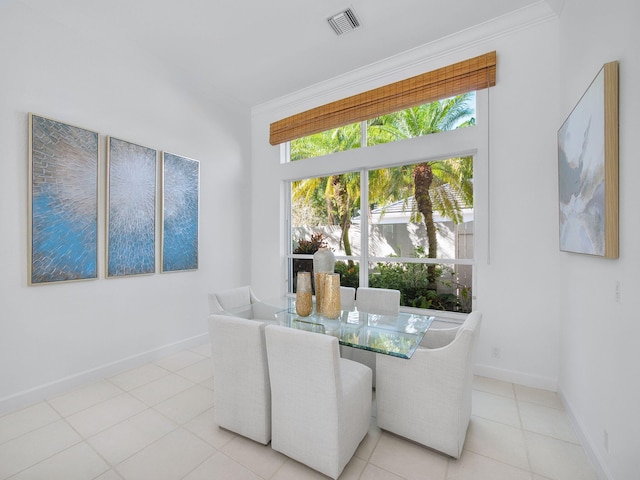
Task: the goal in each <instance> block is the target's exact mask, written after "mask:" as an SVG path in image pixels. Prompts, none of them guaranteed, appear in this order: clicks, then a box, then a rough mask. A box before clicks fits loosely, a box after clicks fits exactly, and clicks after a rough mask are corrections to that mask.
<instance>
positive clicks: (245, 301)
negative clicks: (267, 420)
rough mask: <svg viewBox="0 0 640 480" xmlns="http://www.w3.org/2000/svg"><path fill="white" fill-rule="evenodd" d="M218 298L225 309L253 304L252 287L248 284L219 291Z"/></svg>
mask: <svg viewBox="0 0 640 480" xmlns="http://www.w3.org/2000/svg"><path fill="white" fill-rule="evenodd" d="M215 295H216V298H217V299H218V302H219V303H220V305H221V306H222V308H223V309H224V310H234V309H238V308H241V307H244V306H247V305H251V289H250V288H249V287H248V286H244V287H237V288H231V289H229V290H224V291H222V292H217V293H216V294H215Z"/></svg>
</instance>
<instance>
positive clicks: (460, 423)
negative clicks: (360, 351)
mask: <svg viewBox="0 0 640 480" xmlns="http://www.w3.org/2000/svg"><path fill="white" fill-rule="evenodd" d="M481 323H482V314H480V313H479V312H472V313H470V314H469V315H468V316H467V318H466V320H465V322H464V323H463V324H462V325H461V326H460V327H459V328H457V329H455V330H456V334H455V336H452V332H449V331H447V330H443V331H435V332H434V333H436V336H437V337H442V336H441V335H440V334H444V335H448V336H449V338H451V339H452V340H451V342H450V343H449V344H448V345H444V346H441V347H439V348H423V347H419V348H418V350H416V352H415V353H414V354H413V356H412V357H411V359H409V360H403V359H400V358H395V357H392V356H389V355H378V356H377V359H376V360H377V376H378V378H377V387H376V402H377V421H378V426H379V427H380V428H382V429H384V430H388V431H390V432H393V433H395V434H397V435H400V436H403V437H406V438H408V439H410V440H413V441H415V442H418V443H421V444H422V445H426V446H428V447H431V448H433V449H435V450H438V451H440V452H444V453H446V454H448V455H451V456H452V457H455V458H459V457H460V454H461V453H462V447H463V446H464V441H465V438H466V435H467V427H468V426H469V418H470V417H471V387H472V382H473V356H474V352H475V347H476V344H477V340H478V334H479V330H480V325H481ZM444 332H446V333H444ZM428 335H430V332H429V331H427V336H428ZM440 340H441V338H440ZM427 343H428V341H427Z"/></svg>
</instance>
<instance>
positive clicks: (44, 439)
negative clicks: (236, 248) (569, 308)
mask: <svg viewBox="0 0 640 480" xmlns="http://www.w3.org/2000/svg"><path fill="white" fill-rule="evenodd" d="M210 361H211V359H210V350H209V345H202V346H200V347H197V348H193V349H190V350H185V351H182V352H180V353H177V354H174V355H171V356H169V357H166V358H163V359H161V360H158V361H156V362H154V363H150V364H147V365H144V366H141V367H139V368H135V369H133V370H130V371H127V372H124V373H121V374H119V375H116V376H113V377H111V378H107V379H105V380H102V381H100V382H97V383H94V384H92V385H88V386H85V387H82V388H79V389H76V390H73V391H70V392H68V393H66V394H63V395H60V396H58V397H55V398H51V399H49V400H46V401H43V402H41V403H38V404H35V405H32V406H30V407H27V408H24V409H22V410H19V411H16V412H12V413H9V414H6V415H3V416H0V480H4V479H11V480H26V479H37V480H40V479H43V480H85V479H86V480H89V479H99V480H165V479H166V480H173V479H175V480H178V479H184V480H200V479H207V480H212V479H215V480H227V479H228V480H306V479H322V478H327V477H324V476H323V475H321V474H318V473H317V472H314V471H313V470H310V469H309V468H307V467H305V466H304V465H301V464H299V463H297V462H295V461H293V460H291V459H288V458H287V457H285V456H284V455H281V454H280V453H278V452H275V451H274V450H272V449H271V448H270V447H269V446H266V447H265V446H263V445H259V444H257V443H254V442H252V441H250V440H247V439H245V438H242V437H240V436H237V435H234V434H233V433H231V432H228V431H225V430H221V429H219V428H217V427H215V426H214V424H213V395H212V385H213V382H212V378H211V365H210ZM374 410H375V409H374ZM340 478H341V479H343V480H351V479H360V480H401V479H406V480H547V479H550V480H595V479H596V478H597V477H596V475H595V473H594V470H593V469H592V468H591V467H590V465H589V461H588V459H587V457H586V455H585V453H584V451H583V449H582V447H581V446H580V443H579V441H578V439H577V438H576V436H575V434H574V432H573V430H572V427H571V425H570V424H569V421H568V420H567V416H566V414H565V412H564V411H563V408H562V404H561V403H560V401H559V399H558V397H557V395H556V394H554V393H551V392H546V391H543V390H536V389H532V388H527V387H523V386H520V385H514V384H511V383H505V382H500V381H496V380H491V379H488V378H482V377H476V378H475V380H474V390H473V417H472V419H471V424H470V426H469V431H468V434H467V440H466V444H465V449H464V452H463V455H462V457H461V458H460V459H459V460H454V459H451V458H449V457H447V456H445V455H442V454H439V453H437V452H434V451H432V450H429V449H428V448H425V447H422V446H420V445H417V444H415V443H412V442H409V441H406V440H404V439H402V438H399V437H397V436H395V435H392V434H389V433H387V432H382V431H380V429H378V428H377V427H376V423H375V417H374V418H372V421H371V429H370V430H369V433H368V434H367V436H366V437H365V439H364V440H363V442H362V444H361V445H360V447H359V448H358V450H357V452H356V454H355V456H354V458H353V459H352V460H351V462H350V463H349V464H348V465H347V467H346V469H345V470H344V472H343V474H342V476H341V477H340Z"/></svg>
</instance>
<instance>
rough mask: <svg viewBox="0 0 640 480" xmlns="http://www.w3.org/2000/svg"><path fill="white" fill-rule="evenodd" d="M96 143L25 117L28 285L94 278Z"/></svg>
mask: <svg viewBox="0 0 640 480" xmlns="http://www.w3.org/2000/svg"><path fill="white" fill-rule="evenodd" d="M98 140H99V138H98V133H96V132H92V131H89V130H85V129H83V128H78V127H74V126H71V125H68V124H66V123H62V122H58V121H56V120H52V119H49V118H45V117H42V116H39V115H35V114H29V202H28V204H29V212H28V213H29V215H28V216H29V218H28V222H29V224H28V237H29V248H28V251H29V259H28V267H29V268H28V269H29V271H28V283H29V285H39V284H47V283H52V282H66V281H75V280H87V279H95V278H97V277H98V266H97V257H98V245H97V238H98Z"/></svg>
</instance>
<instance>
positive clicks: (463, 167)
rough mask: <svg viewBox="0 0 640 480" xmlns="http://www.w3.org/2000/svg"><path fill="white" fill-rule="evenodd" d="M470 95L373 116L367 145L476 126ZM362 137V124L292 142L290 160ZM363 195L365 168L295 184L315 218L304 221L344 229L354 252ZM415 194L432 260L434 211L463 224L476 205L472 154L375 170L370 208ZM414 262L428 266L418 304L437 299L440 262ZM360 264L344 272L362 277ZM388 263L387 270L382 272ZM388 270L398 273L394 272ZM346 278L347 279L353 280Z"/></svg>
mask: <svg viewBox="0 0 640 480" xmlns="http://www.w3.org/2000/svg"><path fill="white" fill-rule="evenodd" d="M471 95H472V94H463V95H458V96H456V97H453V98H450V99H446V100H441V101H438V102H433V103H429V104H424V105H419V106H416V107H413V108H409V109H407V110H403V111H400V112H395V113H392V114H389V115H384V116H381V117H377V118H374V119H371V120H369V121H368V122H367V145H378V144H382V143H389V142H392V141H397V140H402V139H408V138H414V137H419V136H422V135H427V134H431V133H436V132H442V131H446V130H451V129H453V128H461V127H466V126H470V125H473V124H474V122H475V119H474V117H473V114H474V109H473V108H470V107H469V104H468V103H469V100H470V97H471ZM361 141H362V139H361V135H360V124H359V123H358V124H352V125H347V126H344V127H340V128H337V129H334V130H330V131H328V132H322V133H318V134H315V135H311V136H308V137H304V138H301V139H298V140H294V141H292V142H291V152H290V155H291V160H292V161H295V160H299V159H303V158H309V157H316V156H319V155H326V154H329V153H335V152H339V151H344V150H349V149H352V148H357V147H359V146H360V144H361ZM360 193H361V192H360V173H359V172H347V173H343V174H340V175H332V176H328V177H317V178H309V179H304V180H300V181H297V182H294V183H293V186H292V202H293V204H294V206H298V205H300V206H302V205H304V208H305V209H306V211H305V212H306V215H307V216H308V218H309V219H313V222H309V223H307V222H305V223H306V224H307V225H312V224H316V225H321V224H322V225H335V226H338V227H339V229H340V248H341V249H343V250H344V252H345V255H347V256H350V255H352V249H351V245H350V241H349V231H350V227H351V221H352V218H354V217H355V216H357V215H359V214H361V212H362V209H361V207H362V206H361V205H360ZM411 197H413V198H414V200H415V202H412V204H415V206H416V211H415V212H413V217H412V220H413V221H415V222H416V223H420V222H423V223H424V225H425V228H426V237H427V238H426V252H425V253H426V257H428V258H437V253H438V239H437V229H436V224H435V222H434V213H435V212H438V213H439V214H440V215H442V216H443V217H445V218H449V219H450V220H452V221H453V222H454V223H459V222H461V221H462V209H463V208H465V207H472V206H473V164H472V158H471V157H463V158H451V159H446V160H440V161H428V162H422V163H418V164H414V165H403V166H398V167H392V168H385V169H380V170H371V171H370V172H369V192H368V198H369V205H368V207H369V208H376V207H382V209H383V211H384V208H385V206H387V205H389V204H391V203H393V202H396V201H398V200H404V201H405V202H406V203H407V204H408V203H409V199H410V198H411ZM294 209H295V207H294ZM300 210H301V211H302V209H300ZM413 265H417V266H419V267H420V269H423V270H425V271H426V277H425V278H426V284H425V285H421V286H420V288H421V291H422V292H424V295H423V297H424V300H420V301H419V303H420V306H422V305H425V303H427V304H431V303H433V298H431V296H432V295H435V292H436V290H437V279H438V277H439V276H440V275H441V273H442V272H441V271H439V269H438V267H437V266H436V265H435V264H426V265H425V264H422V265H420V264H413ZM396 266H397V265H396ZM354 267H357V266H354V263H353V261H351V260H349V261H348V262H347V263H346V264H345V267H344V268H345V272H344V273H345V274H347V276H349V277H351V280H353V277H354V272H355V273H356V275H355V277H356V278H357V270H356V268H354ZM385 268H386V267H384V266H381V267H380V269H381V270H384V269H385ZM389 268H391V267H389ZM393 268H395V267H393ZM398 268H400V269H401V270H402V269H405V270H404V271H400V270H397V272H396V273H397V276H402V275H405V276H409V277H410V276H411V274H410V272H409V271H407V270H406V269H407V268H408V269H414V267H413V266H410V267H406V266H404V267H403V266H398ZM392 270H393V269H392ZM414 270H415V269H414ZM387 273H389V274H391V273H392V271H391V270H390V271H389V272H387ZM343 279H344V277H343ZM345 280H346V279H344V280H343V284H346V283H344V281H345ZM372 281H373V280H372ZM350 283H352V282H351V281H350ZM372 286H373V285H372ZM428 291H430V292H431V293H428ZM412 296H413V295H412ZM427 297H429V298H427ZM430 302H431V303H430ZM404 304H406V303H404ZM416 306H418V305H416Z"/></svg>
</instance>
